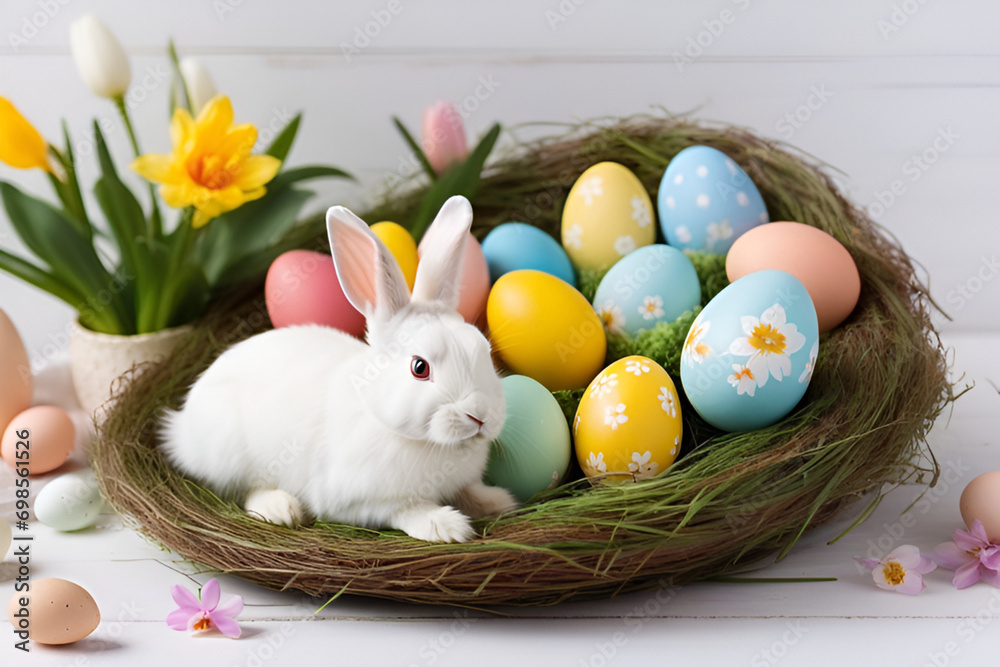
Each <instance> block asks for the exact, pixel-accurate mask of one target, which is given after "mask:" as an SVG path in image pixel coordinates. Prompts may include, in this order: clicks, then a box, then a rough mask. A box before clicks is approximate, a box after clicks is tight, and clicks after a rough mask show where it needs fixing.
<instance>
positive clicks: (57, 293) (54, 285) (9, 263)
mask: <svg viewBox="0 0 1000 667" xmlns="http://www.w3.org/2000/svg"><path fill="white" fill-rule="evenodd" d="M0 269H3V270H4V271H6V272H7V273H9V274H11V275H12V276H14V277H15V278H20V279H21V280H23V281H24V282H26V283H28V284H29V285H34V286H35V287H37V288H38V289H40V290H42V291H45V292H48V293H49V294H51V295H52V296H54V297H56V298H58V299H62V300H63V301H65V302H66V303H68V304H69V305H70V306H72V307H73V308H79V307H80V304H81V303H83V302H84V301H85V299H84V298H83V297H81V296H80V294H79V293H78V292H76V291H75V290H74V289H73V288H72V287H70V286H69V285H67V284H66V283H65V282H63V281H62V280H60V279H59V278H57V277H56V276H55V275H53V274H52V273H50V272H48V271H46V270H45V269H43V268H41V267H38V266H35V265H34V264H32V263H31V262H29V261H28V260H26V259H23V258H21V257H18V256H17V255H12V254H11V253H9V252H6V251H4V250H0Z"/></svg>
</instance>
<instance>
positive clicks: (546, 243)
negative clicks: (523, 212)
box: [483, 222, 576, 287]
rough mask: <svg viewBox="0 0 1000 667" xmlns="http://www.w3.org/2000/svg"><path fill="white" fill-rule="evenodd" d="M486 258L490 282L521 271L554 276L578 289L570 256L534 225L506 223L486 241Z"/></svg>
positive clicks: (484, 253)
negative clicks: (534, 271)
mask: <svg viewBox="0 0 1000 667" xmlns="http://www.w3.org/2000/svg"><path fill="white" fill-rule="evenodd" d="M483 255H485V256H486V263H487V264H488V265H489V267H490V281H491V282H496V281H497V279H498V278H500V276H502V275H503V274H505V273H509V272H511V271H517V270H518V269H535V270H536V271H544V272H545V273H551V274H552V275H554V276H555V277H556V278H562V279H563V280H565V281H566V282H568V283H569V284H570V285H573V286H574V287H576V276H575V275H574V272H573V264H572V263H571V262H570V261H569V255H567V254H566V251H565V250H563V247H562V246H561V245H559V242H558V241H556V240H555V239H554V238H552V237H551V236H549V235H548V234H546V233H545V232H543V231H542V230H541V229H539V228H538V227H535V226H534V225H527V224H525V223H523V222H505V223H503V224H502V225H497V226H496V227H494V228H493V229H492V231H490V233H489V234H487V235H486V238H485V239H483Z"/></svg>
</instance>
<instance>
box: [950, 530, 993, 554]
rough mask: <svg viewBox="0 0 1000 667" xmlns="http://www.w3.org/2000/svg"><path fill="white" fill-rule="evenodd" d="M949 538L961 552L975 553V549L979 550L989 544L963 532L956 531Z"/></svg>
mask: <svg viewBox="0 0 1000 667" xmlns="http://www.w3.org/2000/svg"><path fill="white" fill-rule="evenodd" d="M951 538H952V539H953V540H955V545H956V546H958V548H959V549H961V550H962V551H975V550H976V549H981V548H982V547H985V546H986V545H987V544H989V542H986V541H985V540H981V539H979V538H978V537H976V536H975V535H972V534H971V533H967V532H965V531H964V530H956V531H955V532H954V534H952V536H951Z"/></svg>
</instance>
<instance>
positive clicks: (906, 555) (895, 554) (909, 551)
mask: <svg viewBox="0 0 1000 667" xmlns="http://www.w3.org/2000/svg"><path fill="white" fill-rule="evenodd" d="M893 560H894V561H896V562H897V563H899V564H900V565H902V566H903V569H905V570H909V569H911V568H914V567H916V566H917V565H918V564H919V563H920V549H918V548H917V547H915V546H913V545H912V544H904V545H902V546H899V547H896V548H895V549H893V550H892V553H890V554H889V555H888V556H886V557H885V559H884V560H883V562H889V561H893Z"/></svg>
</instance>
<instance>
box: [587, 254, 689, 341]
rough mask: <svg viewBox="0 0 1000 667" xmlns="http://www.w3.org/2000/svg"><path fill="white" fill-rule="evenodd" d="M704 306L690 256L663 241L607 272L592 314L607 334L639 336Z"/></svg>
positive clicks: (625, 257)
mask: <svg viewBox="0 0 1000 667" xmlns="http://www.w3.org/2000/svg"><path fill="white" fill-rule="evenodd" d="M699 303H701V285H700V283H699V282H698V272H697V271H695V268H694V264H692V263H691V260H690V259H688V256H687V255H685V254H684V253H683V252H681V251H680V250H678V249H677V248H672V247H670V246H668V245H664V244H662V243H657V244H654V245H648V246H644V247H642V248H639V249H638V250H633V251H632V252H630V253H629V254H627V255H625V256H624V257H622V258H621V259H620V260H618V262H616V263H615V265H614V266H612V267H611V269H610V270H609V271H608V272H607V273H606V274H604V278H602V279H601V283H600V285H598V286H597V292H595V294H594V310H596V311H597V314H598V315H599V316H600V318H601V321H602V322H603V323H604V328H605V329H606V330H607V332H608V333H612V334H615V333H625V334H628V335H629V336H633V337H634V336H636V335H638V334H639V333H640V332H641V331H643V330H645V329H652V328H653V327H655V326H656V324H657V323H658V322H673V321H674V320H676V319H677V318H678V317H680V316H681V315H682V314H683V313H684V312H685V311H688V310H691V309H692V308H694V307H695V306H697V305H698V304H699Z"/></svg>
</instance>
